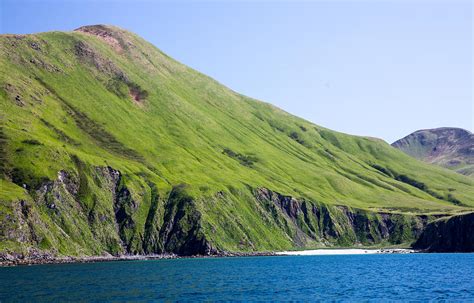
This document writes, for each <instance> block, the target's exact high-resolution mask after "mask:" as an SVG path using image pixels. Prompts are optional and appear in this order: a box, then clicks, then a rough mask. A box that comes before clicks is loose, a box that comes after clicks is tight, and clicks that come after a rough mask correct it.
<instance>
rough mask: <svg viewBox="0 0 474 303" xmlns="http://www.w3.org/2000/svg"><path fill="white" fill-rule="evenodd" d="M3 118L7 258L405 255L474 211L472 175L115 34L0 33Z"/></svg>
mask: <svg viewBox="0 0 474 303" xmlns="http://www.w3.org/2000/svg"><path fill="white" fill-rule="evenodd" d="M0 110H1V112H0V119H1V125H0V161H1V162H0V165H1V166H0V175H1V178H0V187H1V191H0V251H1V252H3V253H4V254H13V255H21V256H31V255H42V254H50V255H63V256H64V255H74V256H91V255H102V254H113V255H120V254H155V253H164V252H170V253H176V254H181V255H192V254H216V253H222V252H236V251H239V252H241V251H243V252H252V251H269V250H283V249H295V248H313V247H323V246H354V245H364V246H370V245H379V246H385V245H408V244H409V243H411V242H412V241H414V240H415V239H416V238H417V237H418V236H419V235H420V233H421V231H422V230H423V228H424V226H426V224H428V223H429V222H431V221H432V220H434V219H437V218H439V217H443V216H446V215H453V214H456V213H461V212H463V213H464V212H466V211H470V210H472V209H474V180H473V179H472V178H468V177H466V176H462V175H460V174H457V173H455V172H452V171H450V170H447V169H444V168H441V167H436V166H432V165H429V164H427V163H424V162H422V161H418V160H416V159H413V158H412V157H410V156H408V155H406V154H404V153H403V152H401V151H399V150H397V149H395V148H393V147H391V146H390V145H389V144H387V143H386V142H384V141H382V140H379V139H374V138H368V137H358V136H351V135H347V134H343V133H338V132H335V131H332V130H329V129H326V128H324V127H321V126H318V125H316V124H313V123H311V122H309V121H306V120H303V119H301V118H298V117H295V116H293V115H290V114H288V113H286V112H285V111H283V110H281V109H279V108H276V107H275V106H272V105H270V104H268V103H264V102H261V101H258V100H254V99H252V98H249V97H246V96H243V95H241V94H239V93H236V92H234V91H232V90H230V89H228V88H226V87H225V86H223V85H221V84H219V83H218V82H216V81H215V80H213V79H211V78H209V77H207V76H205V75H203V74H201V73H199V72H197V71H195V70H193V69H191V68H189V67H186V66H185V65H183V64H180V63H179V62H176V61H175V60H173V59H172V58H170V57H169V56H167V55H166V54H164V53H163V52H161V51H160V50H159V49H157V48H156V47H154V46H153V45H151V44H150V43H148V42H147V41H145V40H143V39H142V38H140V37H138V36H137V35H135V34H133V33H131V32H128V31H126V30H123V29H120V28H117V27H114V26H104V25H94V26H84V27H81V28H79V29H77V30H75V31H73V32H47V33H38V34H31V35H1V36H0ZM354 123H357V121H354Z"/></svg>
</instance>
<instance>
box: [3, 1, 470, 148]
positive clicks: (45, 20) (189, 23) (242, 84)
mask: <svg viewBox="0 0 474 303" xmlns="http://www.w3.org/2000/svg"><path fill="white" fill-rule="evenodd" d="M0 5H1V19H0V22H1V24H0V32H1V33H32V32H40V31H50V30H65V31H68V30H72V29H74V28H77V27H79V26H81V25H87V24H99V23H102V24H114V25H117V26H120V27H122V28H125V29H129V30H131V31H133V32H135V33H137V34H139V35H141V36H142V37H144V38H145V39H147V40H149V41H150V42H152V43H153V44H155V45H156V46H157V47H158V48H160V49H161V50H163V51H164V52H166V53H167V54H169V55H170V56H172V57H174V58H175V59H177V60H179V61H181V62H183V63H185V64H187V65H189V66H191V67H193V68H195V69H197V70H199V71H201V72H203V73H205V74H207V75H209V76H211V77H213V78H215V79H217V80H218V81H219V82H221V83H223V84H225V85H226V86H228V87H230V88H232V89H233V90H235V91H238V92H240V93H243V94H245V95H248V96H251V97H254V98H257V99H261V100H263V101H267V102H270V103H273V104H275V105H277V106H279V107H281V108H283V109H284V110H286V111H288V112H290V113H293V114H295V115H298V116H301V117H303V118H306V119H308V120H310V121H312V122H315V123H317V124H319V125H322V126H325V127H328V128H331V129H334V130H338V131H342V132H346V133H351V134H357V135H369V136H375V137H380V138H383V139H385V140H386V141H388V142H392V141H394V140H396V139H398V138H400V137H403V136H405V135H407V134H408V133H410V132H412V131H414V130H417V129H422V128H432V127H440V126H456V127H462V128H465V129H469V130H471V131H472V130H473V129H474V105H473V103H474V102H473V75H472V74H473V65H472V61H473V59H472V57H473V49H472V48H473V47H472V41H473V33H472V15H473V7H472V6H473V5H472V2H471V1H469V0H466V1H460V0H458V1H457V0H453V1H441V0H433V1H428V0H420V1H408V0H390V1H389V0H379V1H375V0H372V1H370V0H366V1H354V0H353V1H349V0H348V1H327V2H325V1H304V2H289V1H288V2H285V1H277V2H271V1H258V2H257V1H253V2H252V1H241V2H230V1H211V2H199V1H178V2H171V1H168V2H162V1H144V2H139V1H71V0H69V1H67V0H66V1H21V0H18V1H10V0H2V1H1V4H0Z"/></svg>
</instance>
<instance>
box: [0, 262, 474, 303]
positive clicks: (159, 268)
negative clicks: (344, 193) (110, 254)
mask: <svg viewBox="0 0 474 303" xmlns="http://www.w3.org/2000/svg"><path fill="white" fill-rule="evenodd" d="M77 301H80V302H110V301H112V302H157V301H158V302H160V301H180V302H196V301H211V302H212V301H244V302H248V301H337V302H340V301H347V302H360V301H373V302H380V301H449V302H451V301H457V302H474V254H418V253H417V254H370V255H321V256H267V257H228V258H188V259H186V258H184V259H168V260H140V261H114V262H99V263H76V264H48V265H31V266H17V267H2V268H0V302H77Z"/></svg>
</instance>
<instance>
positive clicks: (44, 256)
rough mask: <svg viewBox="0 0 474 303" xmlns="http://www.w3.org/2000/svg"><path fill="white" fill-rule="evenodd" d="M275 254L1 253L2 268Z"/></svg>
mask: <svg viewBox="0 0 474 303" xmlns="http://www.w3.org/2000/svg"><path fill="white" fill-rule="evenodd" d="M274 255H276V253H274V252H219V253H216V254H212V255H192V256H180V255H176V254H156V255H121V256H112V255H103V256H80V257H78V256H55V255H53V254H50V253H44V252H39V251H33V252H30V253H28V254H27V255H24V254H9V253H0V267H5V266H17V265H36V264H66V263H95V262H110V261H136V260H160V259H179V258H218V257H254V256H274Z"/></svg>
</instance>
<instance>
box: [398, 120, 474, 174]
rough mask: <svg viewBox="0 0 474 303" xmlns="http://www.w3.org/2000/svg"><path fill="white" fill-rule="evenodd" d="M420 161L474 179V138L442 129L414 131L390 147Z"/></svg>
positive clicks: (459, 130)
mask: <svg viewBox="0 0 474 303" xmlns="http://www.w3.org/2000/svg"><path fill="white" fill-rule="evenodd" d="M392 146H393V147H395V148H398V149H400V150H401V151H403V152H405V153H406V154H408V155H410V156H412V157H415V158H417V159H419V160H422V161H425V162H428V163H433V164H437V165H440V166H443V167H446V168H449V169H452V170H454V171H457V172H459V173H461V174H464V175H468V176H474V134H472V133H471V132H469V131H467V130H464V129H461V128H450V127H442V128H436V129H424V130H419V131H416V132H414V133H412V134H410V135H408V136H406V137H404V138H403V139H400V140H398V141H396V142H394V143H393V144H392Z"/></svg>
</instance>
